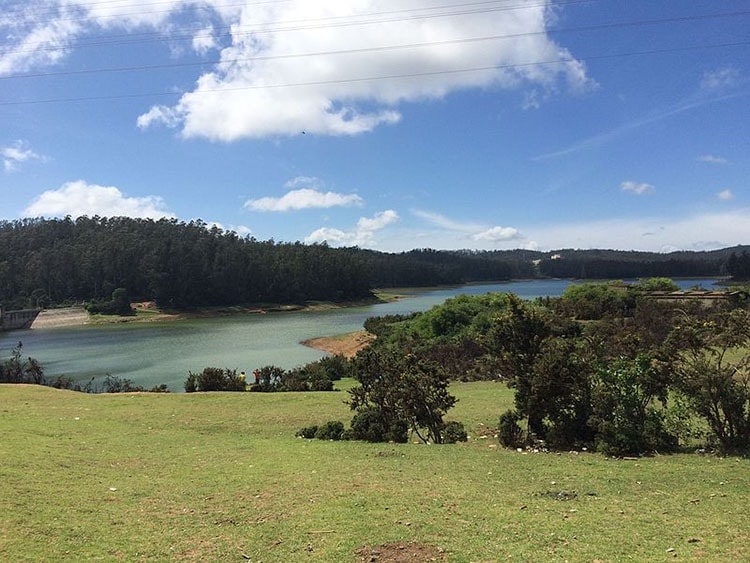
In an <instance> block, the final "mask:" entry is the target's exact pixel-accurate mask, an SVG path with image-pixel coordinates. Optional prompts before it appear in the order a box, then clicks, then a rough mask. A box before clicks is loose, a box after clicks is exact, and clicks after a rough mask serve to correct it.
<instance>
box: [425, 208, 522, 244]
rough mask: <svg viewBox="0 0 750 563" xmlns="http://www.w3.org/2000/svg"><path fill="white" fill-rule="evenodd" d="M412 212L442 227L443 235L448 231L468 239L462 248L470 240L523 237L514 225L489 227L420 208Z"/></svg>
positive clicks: (481, 240) (497, 241) (461, 238)
mask: <svg viewBox="0 0 750 563" xmlns="http://www.w3.org/2000/svg"><path fill="white" fill-rule="evenodd" d="M412 214H413V215H414V216H415V217H419V218H420V219H423V220H425V221H427V222H428V223H430V224H432V225H435V226H436V227H439V228H440V229H442V230H443V231H444V233H443V236H445V235H447V234H448V233H453V234H454V236H455V234H458V235H459V236H458V240H463V241H466V242H464V243H463V244H462V245H460V247H461V248H466V247H468V246H469V243H468V241H474V242H491V243H499V242H507V241H512V240H522V239H523V236H522V235H521V232H520V231H519V230H518V229H516V228H514V227H501V226H493V227H487V226H484V225H481V224H478V223H473V222H465V223H462V222H460V221H454V220H453V219H450V218H448V217H445V216H444V215H441V214H439V213H433V212H431V211H424V210H419V209H415V210H412Z"/></svg>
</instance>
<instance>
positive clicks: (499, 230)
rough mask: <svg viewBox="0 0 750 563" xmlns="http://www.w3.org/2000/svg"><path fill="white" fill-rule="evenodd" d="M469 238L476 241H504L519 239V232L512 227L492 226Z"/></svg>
mask: <svg viewBox="0 0 750 563" xmlns="http://www.w3.org/2000/svg"><path fill="white" fill-rule="evenodd" d="M471 238H472V239H473V240H477V241H489V242H505V241H508V240H518V239H520V238H521V233H520V232H519V230H518V229H514V228H513V227H492V228H491V229H487V230H486V231H482V232H481V233H476V234H474V235H472V237H471Z"/></svg>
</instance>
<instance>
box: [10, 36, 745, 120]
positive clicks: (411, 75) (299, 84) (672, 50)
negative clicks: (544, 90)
mask: <svg viewBox="0 0 750 563" xmlns="http://www.w3.org/2000/svg"><path fill="white" fill-rule="evenodd" d="M748 45H750V41H740V42H735V43H721V44H714V45H698V46H689V47H673V48H669V49H650V50H645V51H631V52H627V53H613V54H607V55H592V56H588V57H579V58H580V59H583V60H587V61H591V60H603V59H615V58H625V57H634V56H644V55H656V54H667V53H677V52H685V51H694V50H704V49H717V48H723V47H744V46H748ZM577 60H579V59H575V58H568V59H558V60H554V61H533V62H527V63H512V64H505V65H496V66H484V67H475V68H463V69H451V70H441V71H429V72H419V73H405V74H393V75H386V76H369V77H359V78H348V79H337V80H320V81H311V82H297V83H283V84H268V85H255V86H238V87H234V88H212V89H207V90H199V91H195V92H192V94H198V95H200V94H208V93H214V92H236V91H245V90H260V89H277V88H297V87H304V86H322V85H329V84H349V83H356V82H372V81H379V80H396V79H398V80H401V79H409V78H423V77H426V76H440V75H450V74H461V73H471V72H486V71H490V70H511V69H514V68H523V67H529V66H539V65H553V64H565V63H569V62H576V61H577ZM173 95H175V93H174V92H143V93H134V94H114V95H107V96H84V97H76V98H50V99H46V100H18V101H11V102H0V106H20V105H38V104H52V103H70V102H91V101H106V100H122V99H134V98H145V97H154V96H173Z"/></svg>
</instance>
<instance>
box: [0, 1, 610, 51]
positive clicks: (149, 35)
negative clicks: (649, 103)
mask: <svg viewBox="0 0 750 563" xmlns="http://www.w3.org/2000/svg"><path fill="white" fill-rule="evenodd" d="M594 1H596V0H564V1H561V2H559V3H557V4H556V5H561V6H562V5H570V4H581V3H591V2H594ZM498 3H507V0H500V2H499V1H498V0H485V1H480V2H468V3H460V4H445V5H441V6H433V7H428V8H410V9H407V10H390V11H385V12H365V13H362V14H357V15H356V16H351V15H348V16H329V17H326V18H307V19H302V20H287V21H281V22H276V24H275V25H280V26H282V27H251V26H222V27H219V28H218V30H216V31H218V33H211V34H201V33H198V34H197V35H196V34H194V33H191V34H189V35H188V34H176V35H171V36H169V37H168V38H166V40H169V41H180V40H193V39H195V38H202V37H218V38H221V37H237V36H242V35H252V34H267V33H280V32H286V31H306V30H313V29H324V28H330V27H348V26H357V25H371V24H380V23H393V22H398V21H412V20H417V19H430V18H440V17H453V16H460V15H476V14H483V13H491V12H499V11H515V10H524V9H529V8H539V7H543V6H546V5H547V2H542V3H537V4H515V5H504V6H495V7H493V8H481V9H480V8H476V9H472V10H468V9H467V7H469V6H486V5H489V4H498ZM453 8H463V10H460V11H453V12H439V13H432V14H413V15H411V16H408V17H403V18H390V19H374V20H357V19H356V18H361V17H372V16H383V15H385V16H389V15H395V14H405V13H409V12H425V11H434V10H442V9H453ZM134 15H143V14H140V13H139V14H134ZM333 20H344V21H338V22H336V21H333ZM347 20H350V21H347ZM57 21H65V20H63V19H61V20H57ZM310 22H323V23H317V24H312V23H310ZM324 22H332V23H324ZM296 23H305V24H307V25H301V26H292V27H283V26H286V25H289V24H296ZM194 29H195V30H198V31H199V32H200V31H202V30H203V29H205V24H203V25H201V26H199V27H196V28H194ZM243 29H244V31H243ZM222 30H226V31H225V32H223V31H222ZM123 37H127V38H129V39H128V40H127V41H112V39H115V40H116V39H119V38H123ZM133 37H136V39H132V38H133ZM93 39H102V41H92V42H83V43H78V44H77V45H76V47H77V48H86V47H101V46H111V45H132V44H139V43H146V42H155V41H158V42H161V41H165V38H164V34H163V33H162V32H141V33H135V34H134V33H130V34H119V35H107V36H101V37H98V38H97V37H94V38H93ZM43 43H44V42H43V41H39V42H33V43H30V44H29V47H28V48H26V49H17V50H7V51H4V52H3V53H0V54H18V53H27V52H38V51H55V50H63V49H65V47H38V46H39V45H42V44H43ZM34 45H38V46H37V47H34Z"/></svg>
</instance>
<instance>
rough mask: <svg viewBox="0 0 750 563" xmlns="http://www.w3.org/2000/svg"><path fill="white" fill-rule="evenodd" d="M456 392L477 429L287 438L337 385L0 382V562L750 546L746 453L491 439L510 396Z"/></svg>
mask: <svg viewBox="0 0 750 563" xmlns="http://www.w3.org/2000/svg"><path fill="white" fill-rule="evenodd" d="M453 390H454V393H455V394H456V395H457V396H458V397H459V398H460V402H459V403H458V405H457V407H456V408H455V409H454V411H452V413H451V415H452V416H451V417H450V418H452V419H459V420H463V421H464V422H466V423H467V426H468V427H469V429H470V433H471V434H472V436H473V439H472V440H471V441H470V442H469V443H466V444H459V445H453V446H420V445H415V444H407V445H393V444H363V443H335V442H321V441H306V440H301V439H297V438H294V436H293V435H294V432H295V430H297V429H298V428H300V427H302V426H306V425H309V424H311V423H322V422H325V421H326V420H329V419H340V420H348V419H349V411H348V407H347V406H346V405H345V404H343V400H344V399H345V398H346V394H345V393H306V394H296V393H295V394H291V393H289V394H277V395H261V394H255V393H244V394H239V393H229V394H217V393H209V394H194V395H186V394H173V395H148V394H145V395H109V396H107V395H83V394H76V393H72V392H67V391H57V390H53V389H47V388H39V387H28V386H8V385H0V437H1V439H0V460H2V462H1V464H0V480H1V482H2V487H0V506H1V507H2V510H0V560H6V561H10V560H13V561H17V560H47V561H49V560H88V559H105V560H118V559H119V560H133V559H138V558H148V559H195V560H242V559H243V555H244V556H246V557H247V558H249V559H251V560H253V561H258V560H262V561H264V562H268V561H298V560H320V561H353V560H355V555H354V550H355V549H356V548H357V547H360V546H362V545H364V544H369V545H373V544H381V543H385V542H391V541H399V540H416V541H420V542H423V543H427V544H431V545H434V546H439V547H441V548H443V549H445V550H446V552H447V553H448V558H449V560H451V561H497V560H503V559H511V560H520V561H532V560H535V561H539V560H576V561H581V560H588V561H591V560H596V559H598V560H608V561H614V560H637V561H644V560H654V561H662V560H665V559H672V558H673V556H674V555H677V556H679V557H680V558H700V559H708V560H743V559H744V560H748V559H750V520H748V518H747V509H748V506H749V505H750V461H748V460H746V459H745V460H739V459H734V458H726V459H720V458H715V457H702V456H698V455H675V456H664V457H660V456H657V457H653V458H647V459H642V460H637V461H617V460H608V459H606V458H604V457H602V456H599V455H596V454H580V455H576V454H573V453H563V454H533V453H532V454H528V455H527V454H520V453H517V452H514V451H505V450H502V449H499V448H497V447H495V440H494V439H493V438H492V436H491V435H490V437H489V438H486V439H482V438H480V437H479V436H480V435H481V434H482V433H487V429H488V428H489V427H491V426H492V425H493V424H494V423H495V421H496V419H497V415H498V414H499V413H500V412H501V411H502V410H504V409H505V408H507V406H509V405H510V402H511V395H510V393H509V392H508V390H507V389H505V387H504V386H502V385H500V384H493V383H465V384H457V385H456V386H454V388H453ZM483 425H486V426H483ZM559 491H568V492H571V491H575V492H577V497H576V498H575V499H572V500H567V501H562V500H556V499H554V498H551V496H554V494H553V495H547V494H546V493H556V492H559ZM670 549H674V551H673V552H672V551H670V552H668V551H667V550H670Z"/></svg>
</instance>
